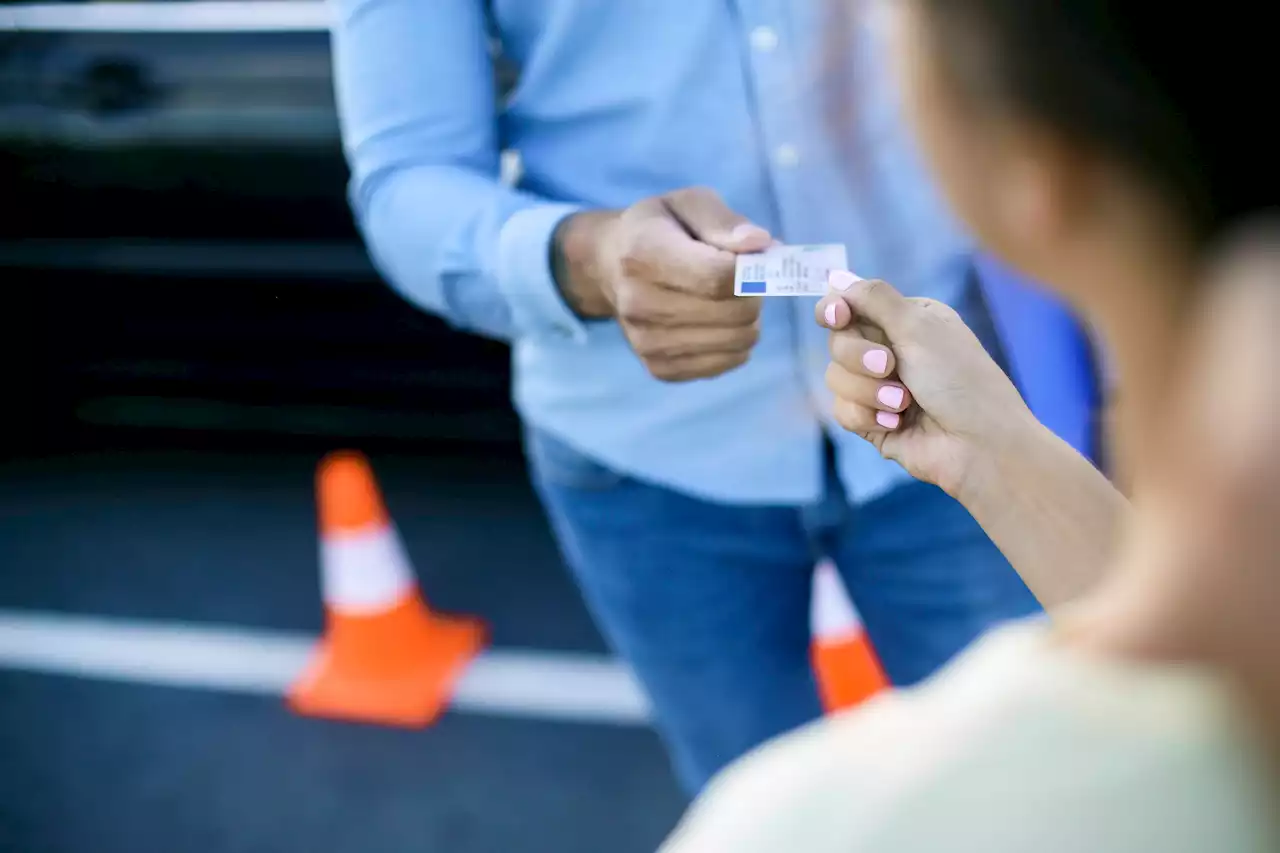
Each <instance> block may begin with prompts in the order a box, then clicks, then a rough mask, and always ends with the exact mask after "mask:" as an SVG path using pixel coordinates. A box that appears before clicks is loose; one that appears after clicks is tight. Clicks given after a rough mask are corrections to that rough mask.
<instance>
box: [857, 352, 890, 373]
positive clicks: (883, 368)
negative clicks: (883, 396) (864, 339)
mask: <svg viewBox="0 0 1280 853" xmlns="http://www.w3.org/2000/svg"><path fill="white" fill-rule="evenodd" d="M862 364H863V366H864V367H866V368H867V370H870V371H871V372H872V373H874V374H876V375H877V376H883V375H884V374H885V373H887V372H888V371H889V353H887V352H885V351H884V350H882V349H869V350H867V351H866V352H865V353H863V354H862Z"/></svg>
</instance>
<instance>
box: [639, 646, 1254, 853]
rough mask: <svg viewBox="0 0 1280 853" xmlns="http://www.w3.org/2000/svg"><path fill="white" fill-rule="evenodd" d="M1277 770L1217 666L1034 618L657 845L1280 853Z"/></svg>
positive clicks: (674, 848)
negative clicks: (1085, 639)
mask: <svg viewBox="0 0 1280 853" xmlns="http://www.w3.org/2000/svg"><path fill="white" fill-rule="evenodd" d="M1268 773H1269V768H1268V767H1267V766H1266V765H1265V764H1264V758H1263V750H1262V747H1261V745H1260V743H1259V741H1258V739H1257V736H1256V734H1255V732H1254V730H1253V729H1252V728H1251V727H1250V725H1249V724H1248V722H1246V719H1245V717H1244V716H1243V714H1242V713H1241V712H1240V710H1239V709H1238V708H1237V707H1236V705H1235V703H1234V702H1233V700H1232V698H1231V696H1230V695H1229V693H1228V692H1227V690H1226V689H1225V688H1224V687H1223V686H1222V685H1221V684H1220V683H1219V682H1218V681H1217V680H1215V679H1214V678H1213V677H1212V676H1211V675H1210V674H1208V673H1206V672H1204V671H1201V670H1197V669H1193V668H1189V667H1177V666H1170V667H1164V666H1160V667H1156V666H1148V665H1142V664H1137V663H1128V662H1118V661H1116V662H1113V661H1108V660H1102V659H1097V658H1092V657H1086V656H1083V655H1081V654H1079V653H1077V652H1073V651H1071V650H1068V649H1065V648H1062V647H1059V646H1057V645H1055V644H1054V643H1052V642H1051V640H1050V637H1049V634H1048V628H1047V627H1046V626H1044V625H1040V624H1036V625H1030V624H1024V625H1018V626H1014V627H1010V628H1005V629H1002V630H1000V631H997V632H994V633H993V634H991V635H989V636H988V637H986V638H985V639H983V640H981V641H979V642H978V643H977V644H975V645H974V646H973V647H972V648H971V649H970V650H969V651H968V652H966V653H965V654H964V655H963V656H962V657H961V658H959V659H958V660H957V661H956V662H954V663H953V664H952V665H951V666H949V667H948V668H947V669H946V670H945V671H943V672H942V673H940V674H939V675H938V676H936V677H935V678H933V679H931V680H930V681H928V682H927V683H925V684H923V685H921V686H920V687H917V688H915V689H911V690H904V691H899V692H897V693H895V694H889V695H885V696H883V697H881V698H878V699H876V700H874V701H872V702H870V703H868V704H867V705H865V706H863V707H862V708H860V709H857V710H854V711H852V712H849V713H847V714H845V715H843V716H840V717H837V718H834V719H828V720H824V721H822V722H819V723H815V724H813V725H811V726H808V727H806V728H804V729H802V730H800V731H798V732H796V733H794V734H791V735H788V736H786V737H783V738H780V739H778V740H776V741H774V742H772V743H770V744H767V745H766V746H764V747H762V748H761V749H759V750H757V751H755V752H754V753H752V754H751V755H749V756H747V757H745V758H743V759H742V760H740V761H738V762H737V763H736V764H734V765H733V766H732V767H730V768H729V769H727V770H726V771H725V772H724V773H722V774H721V775H720V776H719V777H718V778H717V779H716V780H715V781H714V782H713V783H712V785H711V787H710V788H709V789H708V790H707V791H706V792H705V793H704V795H703V796H702V798H701V799H700V800H699V801H698V802H697V803H696V804H695V805H694V807H693V808H692V809H691V811H690V813H689V814H688V815H687V816H686V818H685V820H684V822H683V823H682V825H681V826H680V827H679V829H678V830H677V831H676V833H675V834H674V835H673V836H672V837H671V839H669V840H668V842H667V843H666V845H665V846H664V847H663V848H662V853H713V851H714V853H873V851H874V853H881V852H882V851H883V853H968V851H974V853H1138V851H1141V853H1148V852H1149V851H1150V853H1280V827H1278V826H1277V823H1278V822H1280V817H1278V813H1280V797H1278V796H1277V790H1276V788H1275V787H1273V783H1274V780H1273V779H1272V778H1271V777H1270V776H1269V775H1268Z"/></svg>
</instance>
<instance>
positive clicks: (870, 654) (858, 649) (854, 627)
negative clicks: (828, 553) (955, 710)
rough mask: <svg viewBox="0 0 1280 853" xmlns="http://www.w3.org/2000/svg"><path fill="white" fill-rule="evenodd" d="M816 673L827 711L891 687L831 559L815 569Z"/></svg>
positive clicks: (839, 708)
mask: <svg viewBox="0 0 1280 853" xmlns="http://www.w3.org/2000/svg"><path fill="white" fill-rule="evenodd" d="M810 607H811V611H810V625H811V628H812V636H813V645H812V650H811V651H812V657H813V672H814V675H815V677H816V678H817V681H818V693H819V695H820V696H821V698H822V706H823V708H825V709H826V711H827V713H834V712H836V711H841V710H844V709H845V708H851V707H853V706H854V705H857V704H858V703H859V702H862V701H863V700H865V699H868V698H869V697H871V696H873V695H875V694H876V693H878V692H880V691H881V690H882V689H884V688H885V687H887V686H888V683H889V682H888V679H886V678H885V675H884V670H883V669H881V667H880V661H879V659H878V658H876V653H875V650H874V649H873V648H871V641H870V640H869V639H868V638H867V633H866V631H864V630H863V628H862V620H861V619H859V618H858V611H857V610H856V609H854V606H853V601H851V600H850V598H849V593H848V591H847V590H845V588H844V582H843V581H841V580H840V574H839V572H837V571H836V567H835V565H834V564H833V563H831V561H830V560H823V561H822V562H820V563H818V565H817V566H816V567H815V568H814V571H813V599H812V603H811V605H810Z"/></svg>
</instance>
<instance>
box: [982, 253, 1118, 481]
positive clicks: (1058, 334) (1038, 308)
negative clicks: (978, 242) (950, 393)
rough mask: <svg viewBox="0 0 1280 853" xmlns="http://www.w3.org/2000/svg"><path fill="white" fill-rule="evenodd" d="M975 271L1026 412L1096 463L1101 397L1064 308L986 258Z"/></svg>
mask: <svg viewBox="0 0 1280 853" xmlns="http://www.w3.org/2000/svg"><path fill="white" fill-rule="evenodd" d="M977 267H978V273H979V276H980V277H981V280H982V289H983V294H984V296H985V297H986V301H987V306H988V308H989V309H990V312H991V318H992V321H993V322H994V323H995V327H996V330H997V331H998V332H999V334H1000V340H1001V342H1002V343H1003V345H1004V351H1005V355H1006V357H1007V358H1008V361H1009V364H1010V369H1011V371H1012V372H1013V379H1014V381H1015V382H1016V383H1017V384H1018V387H1019V388H1020V389H1021V390H1022V394H1023V397H1024V398H1025V399H1026V401H1027V404H1028V405H1029V406H1030V407H1031V411H1032V412H1034V413H1035V415H1036V417H1037V418H1039V419H1040V422H1041V423H1043V424H1045V425H1046V426H1047V427H1049V428H1050V429H1052V430H1053V431H1054V432H1055V433H1057V434H1058V435H1059V436H1061V437H1062V438H1063V439H1065V440H1066V441H1068V442H1070V443H1071V445H1072V446H1073V447H1075V448H1076V450H1079V451H1080V452H1081V453H1083V454H1085V455H1086V456H1088V457H1089V458H1090V459H1092V460H1093V461H1094V462H1095V463H1097V462H1098V461H1099V459H1098V457H1099V448H1098V447H1097V446H1096V445H1097V441H1096V431H1095V429H1094V424H1095V416H1096V413H1097V411H1098V409H1099V405H1100V402H1101V394H1100V389H1099V387H1098V386H1099V382H1098V370H1097V362H1096V359H1095V358H1094V352H1093V348H1092V346H1091V344H1090V341H1089V337H1088V335H1087V334H1086V333H1085V331H1084V329H1083V328H1082V327H1081V325H1080V322H1079V321H1078V320H1077V319H1076V318H1075V316H1074V315H1073V314H1072V313H1071V312H1070V311H1069V310H1068V309H1067V308H1066V306H1064V305H1063V304H1062V303H1061V302H1060V301H1059V300H1057V299H1056V298H1054V297H1053V296H1051V295H1050V294H1048V293H1046V292H1045V291H1044V290H1043V289H1041V288H1039V287H1037V286H1036V285H1035V284H1034V283H1032V282H1030V281H1028V280H1027V279H1026V278H1024V277H1022V276H1021V275H1019V274H1018V273H1016V272H1014V271H1012V270H1011V269H1009V268H1008V267H1006V266H1004V265H1003V264H1001V263H999V262H998V261H996V260H994V259H992V258H990V257H986V256H980V257H979V258H978V259H977Z"/></svg>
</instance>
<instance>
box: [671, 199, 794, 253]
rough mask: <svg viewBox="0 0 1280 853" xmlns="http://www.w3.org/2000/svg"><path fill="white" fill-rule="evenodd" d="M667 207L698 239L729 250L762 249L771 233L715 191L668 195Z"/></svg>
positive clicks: (767, 242)
mask: <svg viewBox="0 0 1280 853" xmlns="http://www.w3.org/2000/svg"><path fill="white" fill-rule="evenodd" d="M665 201H666V204H667V208H668V209H669V210H670V211H671V213H672V215H673V216H675V218H676V219H678V220H680V224H681V225H683V226H684V227H685V229H686V230H688V232H689V233H690V234H692V235H693V237H694V239H696V240H698V241H700V242H703V243H706V244H708V245H711V246H715V247H716V248H717V249H724V250H725V251H728V252H762V251H764V250H765V249H767V248H769V246H770V245H772V243H773V238H772V237H771V236H770V235H769V232H768V231H766V230H765V229H763V228H761V227H760V226H758V225H753V224H752V223H750V222H748V221H747V220H746V219H744V218H743V217H741V216H740V215H738V214H737V213H735V212H734V211H733V210H731V209H730V208H729V206H728V205H726V204H725V203H724V200H723V199H721V198H720V196H719V195H718V194H717V193H716V192H714V191H713V190H709V189H704V188H701V187H695V188H692V189H686V190H679V191H677V192H674V193H671V194H670V195H668V196H666V198H665Z"/></svg>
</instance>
